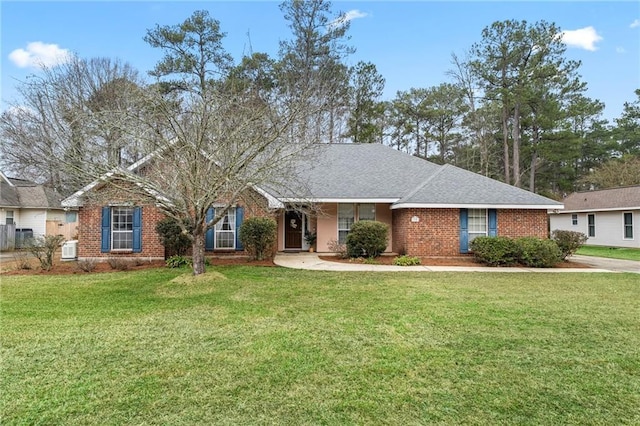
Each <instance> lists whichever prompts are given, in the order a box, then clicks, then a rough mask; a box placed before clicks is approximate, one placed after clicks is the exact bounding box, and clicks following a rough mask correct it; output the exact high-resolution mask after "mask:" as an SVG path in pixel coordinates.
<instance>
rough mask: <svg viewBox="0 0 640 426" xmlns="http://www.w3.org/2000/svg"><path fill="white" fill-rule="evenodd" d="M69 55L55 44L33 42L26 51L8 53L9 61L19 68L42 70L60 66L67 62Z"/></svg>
mask: <svg viewBox="0 0 640 426" xmlns="http://www.w3.org/2000/svg"><path fill="white" fill-rule="evenodd" d="M70 56H71V55H70V53H69V51H68V50H67V49H61V48H60V47H58V45H57V44H47V43H43V42H41V41H34V42H31V43H29V44H27V48H26V49H16V50H14V51H13V52H11V53H9V59H10V60H11V62H13V63H14V64H16V65H17V66H18V67H20V68H28V67H32V68H42V67H51V66H55V65H59V64H62V63H64V62H66V61H68V60H69V57H70Z"/></svg>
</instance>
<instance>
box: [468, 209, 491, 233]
mask: <svg viewBox="0 0 640 426" xmlns="http://www.w3.org/2000/svg"><path fill="white" fill-rule="evenodd" d="M468 227H469V237H471V234H481V235H486V234H487V211H486V210H485V209H469V210H468Z"/></svg>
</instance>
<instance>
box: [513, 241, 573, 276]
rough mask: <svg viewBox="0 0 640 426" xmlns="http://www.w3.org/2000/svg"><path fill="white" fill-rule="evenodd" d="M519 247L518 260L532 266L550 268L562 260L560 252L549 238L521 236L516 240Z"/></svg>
mask: <svg viewBox="0 0 640 426" xmlns="http://www.w3.org/2000/svg"><path fill="white" fill-rule="evenodd" d="M516 243H517V244H518V247H519V248H520V256H519V259H518V260H519V261H520V263H522V264H523V265H526V266H530V267H532V268H551V267H553V266H555V265H556V264H557V263H559V262H560V261H561V260H562V252H561V251H560V248H559V247H558V245H557V244H556V243H555V242H553V241H551V240H543V239H540V238H535V237H523V238H518V239H517V240H516Z"/></svg>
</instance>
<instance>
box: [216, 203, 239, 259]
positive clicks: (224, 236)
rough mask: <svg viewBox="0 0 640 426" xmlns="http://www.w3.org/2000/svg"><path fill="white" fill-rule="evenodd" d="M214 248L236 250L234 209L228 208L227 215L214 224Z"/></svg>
mask: <svg viewBox="0 0 640 426" xmlns="http://www.w3.org/2000/svg"><path fill="white" fill-rule="evenodd" d="M214 232H215V238H214V241H215V248H216V249H234V248H236V209H235V207H232V208H230V209H229V210H228V211H227V214H226V215H225V216H224V217H223V218H222V219H220V221H218V223H216V226H215V231H214Z"/></svg>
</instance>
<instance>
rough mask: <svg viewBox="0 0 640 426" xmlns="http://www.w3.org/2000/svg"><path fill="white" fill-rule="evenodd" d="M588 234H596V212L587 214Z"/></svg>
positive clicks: (592, 235) (590, 235) (589, 235)
mask: <svg viewBox="0 0 640 426" xmlns="http://www.w3.org/2000/svg"><path fill="white" fill-rule="evenodd" d="M587 236H588V237H595V236H596V215H595V214H588V215H587Z"/></svg>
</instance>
